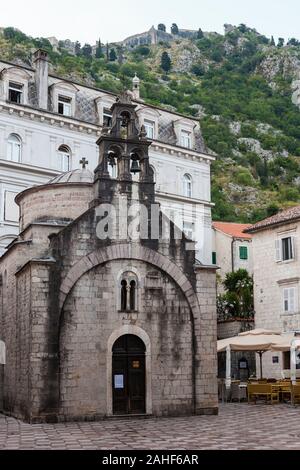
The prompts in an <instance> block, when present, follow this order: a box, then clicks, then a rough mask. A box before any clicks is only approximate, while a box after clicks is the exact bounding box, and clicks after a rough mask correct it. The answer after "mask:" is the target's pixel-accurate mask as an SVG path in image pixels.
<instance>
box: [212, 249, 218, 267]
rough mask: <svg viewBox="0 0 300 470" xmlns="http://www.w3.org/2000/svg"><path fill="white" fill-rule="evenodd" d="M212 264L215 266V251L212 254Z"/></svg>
mask: <svg viewBox="0 0 300 470" xmlns="http://www.w3.org/2000/svg"><path fill="white" fill-rule="evenodd" d="M212 264H214V265H215V264H217V253H216V252H215V251H213V252H212Z"/></svg>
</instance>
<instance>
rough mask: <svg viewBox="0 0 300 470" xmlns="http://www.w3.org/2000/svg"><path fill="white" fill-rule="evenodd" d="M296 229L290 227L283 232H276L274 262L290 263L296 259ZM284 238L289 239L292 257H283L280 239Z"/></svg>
mask: <svg viewBox="0 0 300 470" xmlns="http://www.w3.org/2000/svg"><path fill="white" fill-rule="evenodd" d="M296 232H297V230H296V229H291V230H288V231H285V232H278V233H277V234H276V237H275V262H276V263H282V264H287V263H292V262H294V261H296V260H297V233H296ZM285 238H290V239H291V244H292V254H293V256H292V258H289V259H287V260H284V259H283V247H282V240H283V239H285Z"/></svg>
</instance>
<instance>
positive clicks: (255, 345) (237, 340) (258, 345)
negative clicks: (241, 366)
mask: <svg viewBox="0 0 300 470" xmlns="http://www.w3.org/2000/svg"><path fill="white" fill-rule="evenodd" d="M286 339H287V338H286V337H285V340H286ZM289 340H290V341H291V340H292V336H290V337H289ZM281 342H283V339H282V335H280V332H278V331H272V330H265V329H257V330H251V331H246V332H244V333H240V334H239V335H238V336H235V337H233V338H226V339H222V340H219V341H218V345H217V350H218V352H222V351H226V388H230V386H231V351H255V352H256V353H258V354H259V357H260V375H261V378H262V355H263V353H264V352H266V351H270V350H271V349H272V346H274V345H276V344H280V343H281Z"/></svg>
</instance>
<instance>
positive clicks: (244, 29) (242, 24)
mask: <svg viewBox="0 0 300 470" xmlns="http://www.w3.org/2000/svg"><path fill="white" fill-rule="evenodd" d="M238 30H239V31H240V32H241V33H243V34H244V33H246V32H247V31H248V28H247V26H246V25H245V24H244V23H241V24H240V25H239V26H238Z"/></svg>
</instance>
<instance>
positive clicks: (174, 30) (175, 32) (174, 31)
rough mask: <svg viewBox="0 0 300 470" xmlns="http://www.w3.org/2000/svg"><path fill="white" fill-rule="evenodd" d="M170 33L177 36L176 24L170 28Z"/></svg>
mask: <svg viewBox="0 0 300 470" xmlns="http://www.w3.org/2000/svg"><path fill="white" fill-rule="evenodd" d="M171 33H172V34H175V35H176V34H178V33H179V29H178V26H177V24H176V23H173V24H172V26H171Z"/></svg>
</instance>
